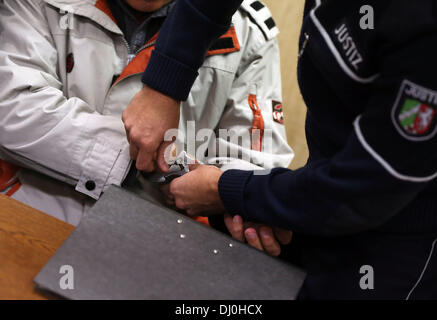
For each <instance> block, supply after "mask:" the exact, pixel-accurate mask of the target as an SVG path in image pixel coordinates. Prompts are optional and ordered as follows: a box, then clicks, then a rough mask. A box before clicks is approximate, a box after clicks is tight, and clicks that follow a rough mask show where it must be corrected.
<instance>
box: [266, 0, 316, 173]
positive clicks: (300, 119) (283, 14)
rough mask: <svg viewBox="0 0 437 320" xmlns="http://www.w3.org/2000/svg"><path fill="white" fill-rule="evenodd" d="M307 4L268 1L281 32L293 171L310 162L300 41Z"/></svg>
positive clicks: (302, 2)
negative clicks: (299, 79) (299, 78)
mask: <svg viewBox="0 0 437 320" xmlns="http://www.w3.org/2000/svg"><path fill="white" fill-rule="evenodd" d="M304 2H305V1H304V0H264V3H265V4H267V6H268V7H269V8H270V10H271V11H272V13H273V17H274V19H275V21H276V23H277V25H278V27H279V29H280V31H281V34H280V35H279V45H280V47H281V63H282V79H283V96H284V101H283V103H284V109H285V123H286V126H287V136H288V142H289V144H290V145H291V147H292V148H293V149H294V151H295V153H296V158H295V159H294V161H293V162H292V164H291V168H293V169H295V168H299V167H301V166H303V165H304V164H305V162H306V160H307V158H308V149H307V145H306V140H305V132H304V123H305V114H306V108H305V104H304V103H303V101H302V97H301V95H300V91H299V87H298V85H297V75H296V71H297V70H296V69H297V55H298V39H299V32H300V27H301V24H302V14H303V7H304Z"/></svg>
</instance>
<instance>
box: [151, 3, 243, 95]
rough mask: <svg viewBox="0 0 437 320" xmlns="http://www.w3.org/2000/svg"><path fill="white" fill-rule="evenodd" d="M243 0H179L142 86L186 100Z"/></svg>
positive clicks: (161, 33) (154, 53)
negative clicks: (204, 62)
mask: <svg viewBox="0 0 437 320" xmlns="http://www.w3.org/2000/svg"><path fill="white" fill-rule="evenodd" d="M241 2H242V0H177V1H176V5H175V7H174V8H173V10H172V12H171V13H170V15H169V16H168V17H167V19H166V21H165V23H164V25H163V27H162V29H161V31H160V34H159V37H158V40H157V43H156V49H155V50H154V51H153V53H152V57H151V59H150V63H149V65H148V67H147V69H146V71H145V72H144V75H143V82H144V83H145V84H146V85H148V86H149V87H151V88H153V89H155V90H157V91H160V92H162V93H164V94H166V95H168V96H171V97H173V98H175V99H176V100H186V99H187V98H188V94H189V92H190V90H191V87H192V85H193V83H194V81H195V80H196V78H197V76H198V72H197V70H198V69H199V68H200V66H201V65H202V63H203V61H204V59H205V54H206V52H207V51H208V49H209V47H210V46H211V44H212V43H213V41H214V40H216V39H217V38H218V37H220V36H221V35H222V34H223V33H225V32H226V31H227V30H228V29H229V26H230V23H231V19H232V16H233V14H234V13H235V11H236V10H237V9H238V7H239V6H240V4H241Z"/></svg>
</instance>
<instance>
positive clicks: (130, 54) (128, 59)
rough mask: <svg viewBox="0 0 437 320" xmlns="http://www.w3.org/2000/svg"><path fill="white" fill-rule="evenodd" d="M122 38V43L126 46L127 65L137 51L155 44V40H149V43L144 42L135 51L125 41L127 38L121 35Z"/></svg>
mask: <svg viewBox="0 0 437 320" xmlns="http://www.w3.org/2000/svg"><path fill="white" fill-rule="evenodd" d="M122 39H123V43H124V45H125V46H126V48H127V53H128V54H127V63H126V65H128V64H129V63H130V62H131V61H132V60H133V59H134V58H135V57H136V56H137V55H138V53H140V52H141V51H143V50H144V49H147V48H150V47H152V46H154V45H155V43H156V40H155V41H152V42H150V43H146V44H145V45H144V46H142V47H140V48H139V49H138V50H136V51H135V52H134V51H133V50H132V48H131V46H130V45H129V43H128V42H127V40H126V39H125V38H124V37H122Z"/></svg>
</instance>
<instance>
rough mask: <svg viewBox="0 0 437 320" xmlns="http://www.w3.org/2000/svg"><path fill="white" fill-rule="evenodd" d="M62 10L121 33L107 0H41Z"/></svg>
mask: <svg viewBox="0 0 437 320" xmlns="http://www.w3.org/2000/svg"><path fill="white" fill-rule="evenodd" d="M43 1H44V2H46V3H48V4H49V5H52V6H53V7H56V8H58V9H59V10H62V11H64V12H69V13H73V14H75V15H79V16H82V17H86V18H89V19H91V20H93V21H94V22H96V23H98V24H100V25H101V26H102V27H104V28H105V29H107V30H109V31H111V32H114V33H116V34H120V35H121V34H123V33H122V32H121V30H120V28H119V27H118V26H117V23H116V21H115V18H114V17H113V16H112V13H111V10H110V9H109V6H108V3H107V1H108V0H43Z"/></svg>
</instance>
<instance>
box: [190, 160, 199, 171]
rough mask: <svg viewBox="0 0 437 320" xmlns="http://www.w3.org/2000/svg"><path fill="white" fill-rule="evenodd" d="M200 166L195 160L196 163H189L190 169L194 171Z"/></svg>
mask: <svg viewBox="0 0 437 320" xmlns="http://www.w3.org/2000/svg"><path fill="white" fill-rule="evenodd" d="M199 167H200V163H199V162H197V161H196V163H193V164H190V171H194V170H196V169H197V168H199Z"/></svg>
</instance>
